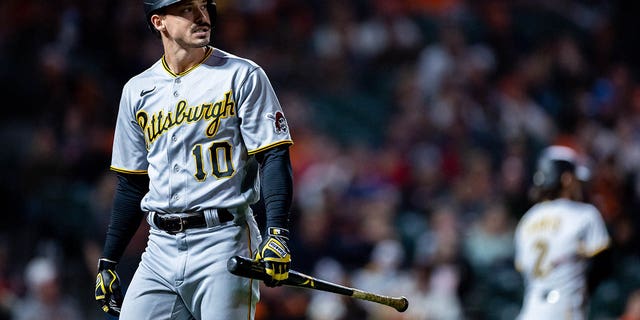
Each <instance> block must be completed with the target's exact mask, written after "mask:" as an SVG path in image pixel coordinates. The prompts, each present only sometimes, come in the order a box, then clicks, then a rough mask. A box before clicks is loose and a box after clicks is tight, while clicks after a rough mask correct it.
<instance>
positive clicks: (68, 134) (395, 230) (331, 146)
mask: <svg viewBox="0 0 640 320" xmlns="http://www.w3.org/2000/svg"><path fill="white" fill-rule="evenodd" d="M217 4H218V12H219V17H218V22H217V26H216V28H215V31H214V37H213V38H214V44H215V46H217V47H219V48H221V49H223V50H226V51H229V52H231V53H234V54H237V55H239V56H242V57H246V58H249V59H252V60H254V61H255V62H256V63H258V64H259V65H261V66H262V67H263V68H264V69H265V71H266V72H267V74H268V75H269V77H270V79H271V81H272V83H273V85H274V88H275V90H276V92H277V93H278V96H279V98H280V102H281V104H282V105H283V109H284V110H285V114H286V115H287V118H288V122H289V125H290V127H291V132H292V136H293V138H294V142H295V145H294V146H293V147H292V150H291V153H292V161H293V166H294V179H295V192H294V207H293V210H292V234H293V239H292V257H293V268H294V269H297V270H299V271H302V272H305V273H309V274H313V275H315V276H318V277H320V278H323V279H327V280H331V281H335V282H338V283H342V284H345V285H349V286H354V287H357V288H361V289H366V290H372V291H375V292H378V293H382V294H386V295H394V296H399V295H404V296H406V297H407V298H408V299H409V301H410V308H409V310H407V312H405V313H398V312H396V311H395V310H393V309H391V308H389V307H384V306H379V305H377V304H373V303H368V302H361V301H355V300H353V299H348V298H344V297H340V296H337V295H334V294H326V293H321V292H317V291H310V290H302V289H294V288H290V287H279V288H275V289H268V288H265V289H264V290H262V300H261V303H260V305H259V308H258V312H257V316H256V318H257V319H258V320H269V319H283V320H293V319H311V320H344V319H397V320H400V319H412V320H413V319H438V320H439V319H443V320H446V319H513V317H514V316H515V315H516V314H517V312H518V309H519V307H520V303H521V299H522V280H521V278H520V276H519V275H518V274H517V273H516V272H515V270H514V268H513V243H512V240H513V230H514V227H515V224H516V223H517V221H518V219H519V218H520V216H521V215H522V214H523V213H524V212H525V210H526V209H527V208H528V207H529V206H530V205H531V202H530V198H529V194H528V192H529V186H530V181H531V172H532V168H533V166H534V165H535V159H536V157H537V155H538V152H539V151H540V150H541V149H542V148H543V147H545V146H548V145H550V144H562V145H567V146H571V147H573V148H575V149H576V150H577V151H578V152H579V153H580V154H581V155H583V156H584V157H585V158H587V159H589V161H590V164H591V168H592V173H593V175H592V179H591V181H590V182H589V184H588V190H589V191H588V193H589V200H590V201H591V202H593V203H594V204H595V205H596V206H597V207H598V208H599V209H600V211H601V212H602V214H603V217H604V219H605V221H606V223H607V226H608V227H609V230H610V233H611V235H612V238H613V250H614V255H613V256H614V259H615V261H612V262H611V263H612V264H614V265H615V273H614V275H612V276H611V277H609V278H608V279H606V281H605V282H604V283H602V284H601V285H600V287H599V288H598V290H597V291H596V293H595V295H594V296H593V297H592V299H591V318H592V319H618V318H619V319H625V320H628V319H639V317H640V316H638V313H639V309H640V308H639V307H638V305H639V298H638V297H639V293H638V292H640V291H636V290H637V289H639V288H640V272H638V270H640V256H639V253H640V252H639V249H640V245H639V244H640V243H639V242H638V228H640V219H639V215H638V213H639V212H638V210H639V209H640V175H639V174H638V173H639V172H640V171H639V169H640V82H639V80H640V78H639V76H640V63H639V62H640V60H638V59H637V57H638V56H640V41H638V40H637V36H638V34H640V33H639V31H640V23H638V22H637V16H638V14H640V4H638V3H636V2H634V1H605V0H567V1H558V0H555V1H554V0H514V1H510V0H486V1H465V0H350V1H344V0H304V1H303V0H218V1H217ZM143 16H144V15H143V12H142V3H141V1H137V0H136V1H124V0H115V1H106V0H92V1H79V0H56V1H52V0H29V1H24V0H3V1H2V2H0V21H2V22H1V23H0V61H1V65H2V67H0V93H1V94H2V96H4V97H6V98H8V99H9V100H8V102H7V104H6V105H5V107H4V108H3V110H5V112H6V113H5V114H6V116H5V117H3V118H2V119H1V120H0V121H1V122H2V125H1V126H0V141H2V150H3V152H2V153H1V154H0V161H1V164H2V167H3V168H4V169H3V170H2V181H3V183H2V184H1V185H0V197H2V201H1V203H2V204H3V205H4V207H5V209H4V210H5V211H4V213H3V214H2V219H1V220H0V221H1V222H0V319H71V320H73V319H104V318H105V316H103V315H102V314H101V312H100V310H98V308H97V305H96V304H95V302H94V301H93V293H92V291H93V289H94V288H93V283H94V279H95V278H94V277H95V271H96V268H97V266H96V263H97V259H98V257H99V255H100V253H101V246H102V241H103V236H104V233H105V229H106V226H107V224H108V221H109V212H110V206H111V200H112V196H113V190H114V185H115V181H114V179H115V177H114V175H113V174H112V173H110V172H109V170H108V168H109V163H110V153H111V142H112V134H113V127H114V123H115V117H116V112H117V106H118V101H119V98H120V90H121V88H122V86H123V85H124V83H125V82H126V81H127V80H128V79H129V78H130V77H132V76H133V75H135V74H137V73H139V72H141V71H142V70H144V69H146V68H147V67H148V66H149V65H151V64H152V63H154V62H155V61H157V60H158V59H159V58H160V56H161V54H162V52H161V50H162V48H161V45H160V43H159V40H158V39H157V38H155V37H154V36H153V35H152V34H151V32H149V30H147V29H146V24H145V23H144V20H143V19H144V18H143ZM256 211H257V212H259V211H260V210H259V208H256ZM147 228H148V227H147V226H142V227H141V228H140V230H139V232H138V233H137V234H136V238H135V240H134V241H133V242H132V243H131V245H130V246H129V248H128V250H127V253H126V255H125V257H124V259H123V261H121V263H120V267H119V268H120V269H119V272H120V276H121V277H122V278H123V280H124V282H125V284H126V282H127V281H128V280H129V279H130V277H131V275H132V273H133V270H134V269H135V266H136V263H137V261H138V259H139V254H140V252H141V251H142V250H143V248H144V245H145V241H146V239H145V238H146V231H147ZM212 312H213V310H212ZM623 314H624V316H623Z"/></svg>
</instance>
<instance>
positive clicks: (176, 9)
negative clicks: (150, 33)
mask: <svg viewBox="0 0 640 320" xmlns="http://www.w3.org/2000/svg"><path fill="white" fill-rule="evenodd" d="M163 20H164V26H165V30H164V33H163V34H164V35H165V36H167V38H169V39H171V40H173V41H175V42H176V43H178V44H179V45H180V46H182V47H187V48H198V47H203V46H206V45H207V44H209V39H210V35H211V19H210V17H209V11H208V10H207V1H206V0H205V1H203V0H193V1H181V2H180V3H178V4H176V5H172V6H169V7H167V9H166V11H165V15H164V19H163Z"/></svg>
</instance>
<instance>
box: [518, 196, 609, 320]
mask: <svg viewBox="0 0 640 320" xmlns="http://www.w3.org/2000/svg"><path fill="white" fill-rule="evenodd" d="M515 244H516V259H515V263H516V268H517V269H518V270H519V271H520V272H521V273H522V274H523V275H524V280H525V286H526V287H525V296H524V303H523V307H522V310H521V312H520V315H519V317H518V319H520V320H528V319H558V320H564V319H572V320H574V319H575V320H577V319H586V315H585V294H586V290H587V287H586V278H585V276H586V275H585V271H586V267H587V259H588V258H589V257H592V256H594V255H596V254H597V253H599V252H600V251H602V250H604V249H605V248H607V247H608V245H609V235H608V233H607V229H606V226H605V223H604V221H603V220H602V217H601V215H600V212H599V211H598V210H597V209H596V208H595V207H594V206H593V205H591V204H587V203H582V202H575V201H571V200H568V199H556V200H552V201H545V202H541V203H538V204H536V205H534V206H533V207H532V208H531V209H529V211H528V212H527V213H525V215H524V216H523V217H522V219H521V220H520V223H519V224H518V226H517V229H516V234H515Z"/></svg>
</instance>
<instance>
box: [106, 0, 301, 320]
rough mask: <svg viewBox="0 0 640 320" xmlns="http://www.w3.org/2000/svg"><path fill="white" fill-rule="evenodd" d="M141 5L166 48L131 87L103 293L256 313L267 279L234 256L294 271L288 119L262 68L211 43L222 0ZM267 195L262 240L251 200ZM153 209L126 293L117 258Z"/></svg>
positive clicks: (168, 314)
mask: <svg viewBox="0 0 640 320" xmlns="http://www.w3.org/2000/svg"><path fill="white" fill-rule="evenodd" d="M144 9H145V13H146V20H147V21H146V22H147V24H149V27H150V29H151V30H152V31H153V32H154V33H155V34H156V35H157V36H158V37H159V38H160V40H161V41H162V45H163V48H164V55H163V56H162V58H160V59H159V60H158V61H157V62H156V63H155V64H153V65H152V66H151V67H150V68H149V69H147V70H145V71H143V72H142V73H141V74H139V75H137V76H135V77H133V78H132V79H131V80H129V81H128V82H127V83H126V84H125V86H124V88H123V91H122V98H121V100H120V108H119V112H118V117H117V120H116V129H115V135H114V142H113V154H112V161H111V170H113V171H115V172H117V174H118V179H119V182H118V186H117V189H116V193H115V197H114V204H113V211H112V213H111V221H110V224H109V228H108V230H107V237H106V240H105V244H104V250H103V255H102V258H101V259H100V261H99V267H98V275H97V280H96V291H95V298H96V300H97V301H98V302H99V303H100V306H101V308H102V310H104V311H105V312H107V313H109V314H112V315H116V316H117V315H119V316H120V318H121V319H130V320H143V319H149V320H162V319H184V320H192V319H197V320H200V319H204V320H207V319H209V320H211V319H253V318H254V315H255V308H256V303H257V301H258V297H259V292H258V289H259V287H258V282H257V281H253V280H251V279H246V278H240V277H236V276H234V275H232V274H231V273H229V272H228V271H227V269H226V265H227V260H228V259H229V258H230V257H231V256H234V255H241V256H253V257H254V258H255V259H256V260H259V261H261V262H263V263H264V265H265V269H266V271H267V274H269V275H270V276H271V277H270V278H269V279H267V280H266V281H265V283H266V284H267V286H277V285H279V284H280V282H281V281H282V280H285V279H287V277H288V270H289V265H290V261H291V255H290V253H289V248H288V243H287V242H288V239H289V237H288V236H289V231H288V223H289V216H288V215H289V207H290V204H291V198H292V189H293V188H292V180H293V179H292V171H291V163H290V159H289V146H290V145H291V144H292V143H293V141H292V139H291V136H290V133H289V128H288V126H287V121H286V119H285V118H284V115H283V112H282V109H281V107H280V103H279V102H278V99H277V97H276V95H275V92H274V90H273V88H272V86H271V83H270V82H269V79H268V78H267V76H266V74H265V72H264V71H263V70H262V68H260V67H259V66H258V65H256V64H255V63H253V62H252V61H249V60H246V59H242V58H239V57H237V56H234V55H232V54H230V53H227V52H224V51H222V50H219V49H217V48H214V47H212V46H211V45H210V42H211V39H210V37H211V32H212V30H213V29H214V26H215V18H216V4H215V3H214V2H213V1H211V0H186V1H185V0H183V1H179V0H155V1H152V0H145V1H144ZM261 181H262V182H263V183H262V184H261ZM261 192H262V195H263V197H264V207H265V211H266V219H265V220H266V221H265V223H266V230H265V231H264V238H262V237H261V234H260V231H259V230H258V226H257V223H256V220H255V218H254V216H253V213H252V210H251V207H250V206H251V205H252V204H254V203H256V202H257V201H258V200H259V199H260V194H261ZM145 215H146V217H147V221H148V223H149V224H150V226H151V229H150V233H149V241H148V243H147V247H146V249H145V252H144V253H143V254H142V258H141V262H140V265H139V266H138V269H137V270H136V272H135V274H134V276H133V279H132V280H131V283H130V285H129V286H128V288H127V290H126V294H125V295H124V301H123V294H122V291H121V285H120V281H119V278H118V275H117V273H116V266H117V264H118V261H119V259H120V258H121V256H122V253H123V251H124V249H125V247H126V246H127V244H128V243H129V241H130V240H131V238H132V236H133V235H134V233H135V231H136V230H137V229H138V226H139V225H140V223H141V221H142V219H143V217H144V216H145ZM262 239H264V241H262Z"/></svg>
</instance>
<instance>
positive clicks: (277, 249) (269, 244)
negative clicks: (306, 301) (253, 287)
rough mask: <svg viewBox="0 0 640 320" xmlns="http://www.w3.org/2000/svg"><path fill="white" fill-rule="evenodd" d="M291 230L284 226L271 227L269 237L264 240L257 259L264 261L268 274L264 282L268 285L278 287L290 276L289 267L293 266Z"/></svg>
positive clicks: (256, 256)
mask: <svg viewBox="0 0 640 320" xmlns="http://www.w3.org/2000/svg"><path fill="white" fill-rule="evenodd" d="M288 241H289V231H288V230H287V229H282V228H269V230H268V232H267V238H266V239H264V240H263V241H262V243H261V244H260V248H258V252H256V255H255V260H258V261H261V262H262V263H264V267H265V270H266V272H267V275H269V276H271V278H270V279H266V280H265V281H264V284H265V285H267V286H268V287H276V286H279V285H281V284H282V281H284V280H286V279H287V278H289V267H290V266H291V254H290V252H289V246H288V244H287V242H288Z"/></svg>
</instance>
